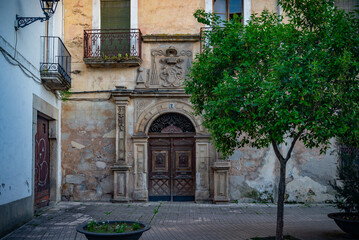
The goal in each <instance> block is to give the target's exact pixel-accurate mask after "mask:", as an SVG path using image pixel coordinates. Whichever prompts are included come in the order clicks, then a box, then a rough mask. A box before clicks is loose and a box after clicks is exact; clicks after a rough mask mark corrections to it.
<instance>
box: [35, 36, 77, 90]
mask: <svg viewBox="0 0 359 240" xmlns="http://www.w3.org/2000/svg"><path fill="white" fill-rule="evenodd" d="M40 72H41V73H45V74H48V73H59V74H60V75H61V76H62V77H64V78H65V79H66V81H68V82H69V83H70V84H71V55H70V53H69V51H68V50H67V48H66V47H65V44H64V43H63V42H62V41H61V39H60V38H59V37H49V36H43V37H41V62H40Z"/></svg>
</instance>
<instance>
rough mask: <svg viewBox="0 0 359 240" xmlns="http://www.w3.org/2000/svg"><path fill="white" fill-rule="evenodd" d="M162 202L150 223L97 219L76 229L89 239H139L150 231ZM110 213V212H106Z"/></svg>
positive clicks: (154, 211)
mask: <svg viewBox="0 0 359 240" xmlns="http://www.w3.org/2000/svg"><path fill="white" fill-rule="evenodd" d="M160 207H161V204H160V205H158V207H157V208H155V209H154V210H153V215H152V218H151V220H150V222H149V223H148V224H144V223H141V222H139V221H122V220H115V221H96V220H91V221H90V222H85V223H82V224H80V225H79V226H77V228H76V231H77V232H79V233H83V234H85V236H86V238H87V239H89V240H100V239H101V240H102V239H105V240H106V239H108V240H110V239H112V240H138V239H139V238H140V237H141V236H142V233H144V232H145V231H148V230H149V229H150V228H151V226H150V224H151V222H152V220H153V219H154V217H155V216H156V214H157V213H158V210H159V208H160ZM105 214H106V215H109V214H110V212H106V213H105Z"/></svg>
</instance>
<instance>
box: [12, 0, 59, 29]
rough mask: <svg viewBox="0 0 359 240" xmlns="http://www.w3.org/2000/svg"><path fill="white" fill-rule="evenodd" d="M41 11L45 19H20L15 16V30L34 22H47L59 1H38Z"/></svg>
mask: <svg viewBox="0 0 359 240" xmlns="http://www.w3.org/2000/svg"><path fill="white" fill-rule="evenodd" d="M39 1H40V6H41V9H42V11H43V12H44V15H45V17H20V16H19V15H16V21H15V30H16V31H17V30H18V29H19V28H23V27H26V26H27V25H29V24H31V23H33V22H36V21H40V22H43V21H47V20H49V19H50V17H51V16H52V15H54V13H55V11H56V7H57V4H58V3H59V1H60V0H39Z"/></svg>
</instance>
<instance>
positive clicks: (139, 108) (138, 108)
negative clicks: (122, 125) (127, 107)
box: [135, 99, 152, 120]
mask: <svg viewBox="0 0 359 240" xmlns="http://www.w3.org/2000/svg"><path fill="white" fill-rule="evenodd" d="M151 103H152V101H151V100H148V99H136V100H135V119H136V120H137V119H138V117H139V116H140V115H141V113H143V112H144V111H145V109H146V108H147V106H148V105H150V104H151Z"/></svg>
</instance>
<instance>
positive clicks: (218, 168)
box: [212, 161, 231, 203]
mask: <svg viewBox="0 0 359 240" xmlns="http://www.w3.org/2000/svg"><path fill="white" fill-rule="evenodd" d="M230 167H231V163H230V162H229V161H217V162H214V163H213V166H212V168H213V171H214V197H213V202H215V203H216V202H229V196H228V172H229V168H230Z"/></svg>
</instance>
